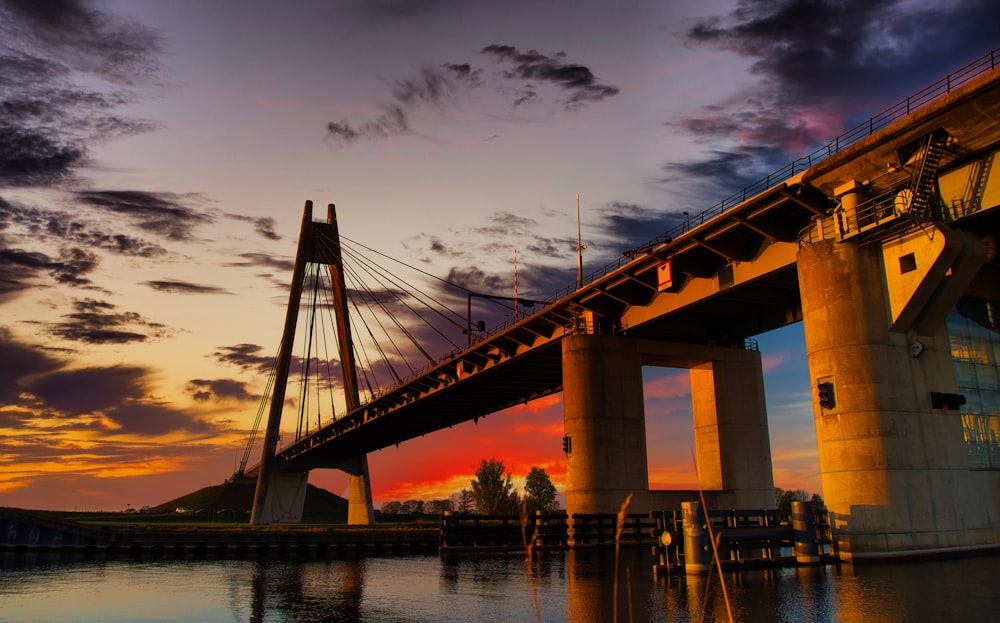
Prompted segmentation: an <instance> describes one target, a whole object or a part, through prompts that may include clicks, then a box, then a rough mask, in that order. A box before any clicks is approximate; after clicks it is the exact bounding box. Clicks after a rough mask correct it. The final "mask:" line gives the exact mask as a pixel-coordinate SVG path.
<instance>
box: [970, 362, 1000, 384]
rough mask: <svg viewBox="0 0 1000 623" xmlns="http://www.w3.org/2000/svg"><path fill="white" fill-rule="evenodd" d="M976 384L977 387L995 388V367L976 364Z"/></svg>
mask: <svg viewBox="0 0 1000 623" xmlns="http://www.w3.org/2000/svg"><path fill="white" fill-rule="evenodd" d="M976 386H977V387H979V389H992V390H997V389H1000V387H997V369H996V368H994V367H993V366H985V365H978V366H976Z"/></svg>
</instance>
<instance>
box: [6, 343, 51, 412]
mask: <svg viewBox="0 0 1000 623" xmlns="http://www.w3.org/2000/svg"><path fill="white" fill-rule="evenodd" d="M63 365H64V364H63V362H62V361H60V360H59V359H56V358H55V357H52V356H51V355H48V354H46V353H44V352H43V351H41V350H39V349H38V348H36V347H34V346H32V345H29V344H25V343H22V342H20V341H18V340H16V339H15V338H14V336H13V335H12V334H11V332H10V330H9V329H7V328H6V327H0V402H3V403H4V404H6V405H14V404H17V403H18V401H19V396H20V395H21V392H22V391H23V383H24V381H25V379H28V378H30V377H32V376H34V375H39V374H47V373H51V372H54V371H56V370H59V369H60V368H62V367H63Z"/></svg>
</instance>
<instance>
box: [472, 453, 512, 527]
mask: <svg viewBox="0 0 1000 623" xmlns="http://www.w3.org/2000/svg"><path fill="white" fill-rule="evenodd" d="M472 499H473V501H474V502H475V503H476V511H477V512H479V513H480V514H482V515H502V514H514V513H515V512H516V509H517V500H516V494H515V492H514V483H512V482H511V478H510V474H509V473H505V472H504V465H503V461H498V460H496V458H492V459H490V460H489V461H487V460H486V459H483V461H482V463H481V464H480V465H479V469H478V470H476V479H475V480H473V481H472Z"/></svg>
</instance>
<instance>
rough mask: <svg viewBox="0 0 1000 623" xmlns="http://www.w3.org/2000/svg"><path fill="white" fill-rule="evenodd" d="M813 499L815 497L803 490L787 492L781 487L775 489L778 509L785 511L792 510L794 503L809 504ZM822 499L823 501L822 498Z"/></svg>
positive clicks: (789, 490)
mask: <svg viewBox="0 0 1000 623" xmlns="http://www.w3.org/2000/svg"><path fill="white" fill-rule="evenodd" d="M811 499H813V496H811V495H809V494H808V493H806V492H805V491H803V490H802V489H796V490H794V491H792V490H791V489H788V490H785V489H782V488H781V487H775V488H774V501H775V503H776V504H777V505H778V508H780V509H783V510H791V509H792V502H808V501H809V500H811ZM820 499H821V500H822V498H820Z"/></svg>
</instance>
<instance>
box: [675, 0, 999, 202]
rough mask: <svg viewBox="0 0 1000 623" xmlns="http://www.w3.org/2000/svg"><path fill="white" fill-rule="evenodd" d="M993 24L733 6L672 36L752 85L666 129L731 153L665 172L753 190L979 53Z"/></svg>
mask: <svg viewBox="0 0 1000 623" xmlns="http://www.w3.org/2000/svg"><path fill="white" fill-rule="evenodd" d="M998 21H1000V4H997V3H995V2H990V1H988V0H960V1H958V2H948V3H927V4H925V5H922V6H921V5H915V3H909V2H902V1H899V0H888V1H886V2H874V3H873V2H869V1H868V0H826V1H817V0H780V1H778V2H773V1H771V0H741V1H740V2H739V3H738V4H737V6H736V8H735V9H734V10H733V11H732V12H731V13H729V14H728V15H722V16H716V17H713V18H709V19H703V20H699V21H697V22H695V23H694V24H693V25H691V26H690V27H689V28H688V29H687V30H686V31H685V32H684V33H683V37H684V38H686V40H687V41H688V42H690V43H691V44H697V45H707V46H713V47H716V48H719V49H724V50H731V51H733V52H736V53H737V54H739V55H741V56H743V57H745V58H748V59H750V60H751V61H752V65H751V71H752V73H754V74H757V75H758V76H760V78H761V80H760V82H759V83H758V84H757V85H756V86H754V87H751V88H750V89H748V90H746V91H744V92H741V93H738V94H737V95H736V96H735V97H733V98H732V99H731V100H730V101H728V102H722V103H718V102H716V103H713V104H712V105H711V106H707V107H705V108H704V110H703V111H702V113H701V114H698V115H694V116H692V117H690V118H685V119H676V120H672V121H671V122H670V123H669V125H671V126H673V127H676V128H681V129H684V130H686V131H688V132H689V133H691V134H693V135H694V136H697V137H701V138H704V139H707V140H713V141H715V142H716V144H717V141H718V140H726V141H730V142H733V143H735V144H736V145H737V146H736V147H734V149H732V150H731V151H727V150H717V151H715V152H713V153H711V154H710V155H709V157H708V158H706V159H705V160H703V161H700V160H699V161H692V162H690V163H686V164H679V163H671V164H668V165H667V166H666V167H665V168H666V169H667V170H668V171H673V172H677V173H681V172H684V173H685V174H686V175H693V176H695V177H696V178H717V177H720V176H719V175H717V173H716V171H715V170H714V169H713V166H714V165H717V164H721V165H722V166H723V169H722V174H721V175H722V176H729V177H730V179H738V178H742V179H743V180H746V179H750V178H752V179H759V178H761V177H763V176H764V175H765V174H766V173H769V172H771V171H773V170H775V169H776V168H778V167H780V166H781V165H783V164H787V163H788V162H789V161H790V160H792V159H793V158H795V157H798V156H800V155H803V154H805V153H807V152H808V151H811V150H812V149H815V148H816V147H818V146H819V145H822V144H823V143H824V142H826V141H828V140H830V139H832V138H834V137H835V136H836V135H838V134H840V133H841V132H843V131H845V130H847V129H849V128H850V127H852V126H853V125H855V124H856V123H858V122H861V121H863V120H864V119H867V118H868V117H869V116H871V115H873V114H876V113H878V112H879V111H880V110H882V109H884V108H886V107H888V106H890V105H892V104H893V103H895V102H896V101H898V100H901V99H903V98H905V97H906V96H907V95H909V94H911V92H914V91H916V90H918V89H920V88H923V87H924V86H926V85H928V84H930V83H931V82H933V81H934V80H937V79H938V78H940V77H942V76H943V75H945V74H947V73H948V72H950V71H954V70H955V69H957V68H958V67H960V66H961V65H963V64H965V63H967V62H969V61H971V60H973V59H974V58H975V57H977V56H979V55H981V54H984V53H986V52H987V51H989V49H990V48H991V47H993V46H995V45H996V34H995V28H994V25H995V24H996V23H998ZM768 150H769V152H768ZM765 152H768V153H765ZM779 159H781V160H783V161H782V162H780V163H779V162H778V161H779ZM736 163H739V170H738V171H734V170H733V165H734V164H736ZM685 168H687V170H686V171H685V170H684V169H685ZM668 179H669V178H668ZM732 190H735V188H733V187H729V188H728V189H727V192H726V193H719V194H716V195H715V196H716V197H718V196H719V195H721V194H727V193H728V192H729V191H732Z"/></svg>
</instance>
